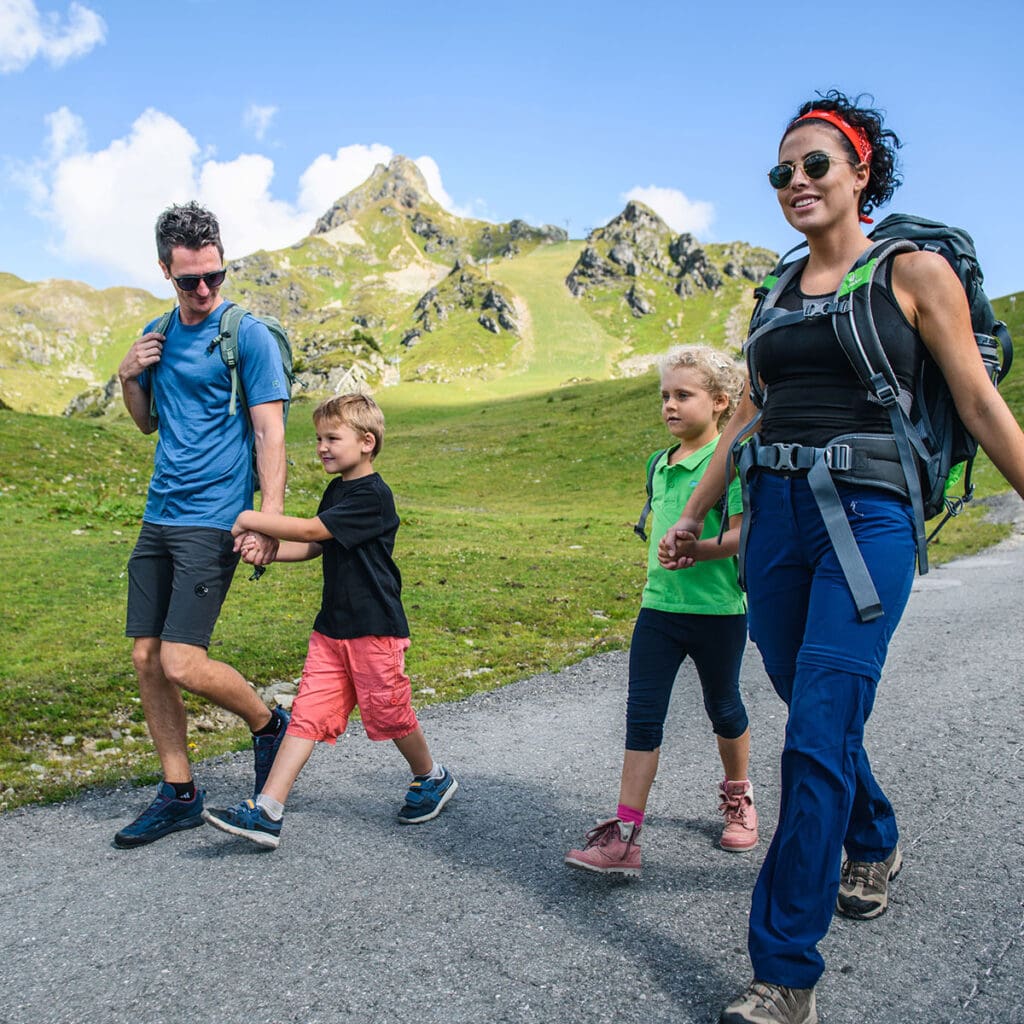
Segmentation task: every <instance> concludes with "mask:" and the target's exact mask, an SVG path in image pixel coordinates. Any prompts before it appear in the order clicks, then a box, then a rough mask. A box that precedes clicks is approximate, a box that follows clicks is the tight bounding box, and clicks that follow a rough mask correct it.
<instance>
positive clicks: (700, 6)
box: [0, 0, 1024, 296]
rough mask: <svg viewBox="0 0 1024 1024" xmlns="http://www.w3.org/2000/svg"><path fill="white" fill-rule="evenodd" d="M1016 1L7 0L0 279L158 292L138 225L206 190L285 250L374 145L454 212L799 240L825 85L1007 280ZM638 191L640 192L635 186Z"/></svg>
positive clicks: (1016, 224) (0, 45)
mask: <svg viewBox="0 0 1024 1024" xmlns="http://www.w3.org/2000/svg"><path fill="white" fill-rule="evenodd" d="M1021 12H1022V7H1021V5H1020V4H1018V3H1015V2H1014V3H1011V2H1001V3H995V2H991V0H975V2H973V3H971V4H969V5H968V4H961V3H957V4H953V3H949V2H946V0H937V2H923V0H909V2H905V3H900V4H896V3H892V2H891V0H890V2H886V3H881V2H876V0H861V2H859V3H856V4H849V3H842V4H829V3H818V4H805V3H800V2H785V3H780V4H777V5H773V4H771V3H766V2H764V0H761V2H757V3H753V2H748V0H738V2H733V3H730V4H709V3H708V2H707V0H698V2H692V0H675V2H664V3H662V2H652V3H645V2H642V0H641V2H636V3H633V4H624V3H622V2H617V3H604V2H597V3H590V4H583V3H562V2H559V0H549V2H547V3H535V2H533V0H526V2H520V3H516V4H503V3H491V4H485V3H479V2H474V3H467V2H463V0H449V2H446V3H444V4H429V5H428V4H423V3H407V2H405V0H391V2H390V3H388V4H379V3H378V4H374V3H369V2H365V0H364V2H361V3H358V4H354V3H349V2H348V0H334V2H320V0H309V2H302V0H292V2H290V3H283V2H281V0H276V2H265V0H245V2H241V0H201V2H200V0H177V2H170V0H142V2H140V0H112V2H104V0H81V2H76V3H69V2H68V0H0V98H2V107H0V109H2V110H3V112H4V124H3V132H2V134H0V224H2V225H3V226H2V229H0V271H7V272H10V273H14V274H17V275H19V276H20V277H24V278H27V279H29V280H38V279H42V278H49V277H68V278H75V279H78V280H83V281H86V282H88V283H89V284H92V285H94V286H96V287H105V286H108V285H111V284H139V285H142V286H145V287H149V288H151V289H153V290H156V291H158V292H161V293H163V294H166V292H164V291H163V290H162V289H161V287H160V286H161V281H162V278H161V277H160V275H159V274H158V272H157V271H156V267H155V254H154V251H153V242H152V226H153V221H154V219H155V217H156V214H157V213H158V212H159V211H160V210H161V209H162V208H163V207H164V206H166V205H167V204H168V203H170V202H174V201H181V200H183V199H187V198H193V197H196V198H200V199H201V200H202V201H204V202H206V203H207V204H208V205H209V206H211V208H213V209H214V210H215V211H216V212H217V213H218V214H219V215H220V217H221V221H222V227H223V232H224V238H225V243H226V245H227V248H228V255H229V256H240V255H243V254H244V253H245V252H248V251H251V250H252V249H255V248H258V247H261V246H268V247H279V246H283V245H287V244H288V243H289V242H291V241H294V240H296V239H298V238H300V237H302V236H303V235H305V234H306V233H308V231H309V230H310V228H311V227H312V225H313V222H314V221H315V219H316V217H317V216H318V215H319V214H320V213H322V212H323V210H324V209H326V208H327V207H328V206H329V205H330V203H331V202H332V201H333V199H334V198H337V196H339V195H341V194H342V193H344V192H345V191H347V190H348V189H349V188H351V187H353V186H354V185H355V184H357V183H358V181H359V180H362V178H364V177H365V176H366V174H367V173H368V172H369V170H370V169H371V168H372V166H373V163H374V162H375V161H376V160H378V159H385V160H386V159H387V158H388V156H389V155H390V154H392V153H402V154H404V155H406V156H409V157H412V158H413V159H417V160H419V161H420V164H421V167H422V168H423V169H424V170H425V171H426V172H427V174H428V179H429V180H430V182H431V185H432V190H433V191H435V194H436V197H437V198H438V199H439V200H441V201H442V202H443V203H444V204H445V205H447V206H448V207H449V208H450V209H452V210H454V211H456V212H459V213H463V214H470V215H473V216H478V217H482V218H486V219H489V220H498V221H505V220H510V219H512V218H513V217H521V218H523V219H525V220H527V221H529V222H531V223H535V224H539V223H552V224H556V225H559V226H561V227H566V226H568V228H569V230H570V233H571V235H572V236H573V237H582V236H583V235H584V234H585V233H586V231H587V230H589V229H590V228H592V227H596V226H598V225H600V224H603V223H604V222H606V221H607V220H608V219H609V218H611V217H612V216H614V215H615V214H616V213H617V212H618V211H619V210H620V209H621V208H622V206H623V205H624V203H625V201H626V198H627V196H629V195H638V196H640V197H642V198H645V199H647V201H649V202H650V203H651V205H654V206H655V207H656V208H657V209H658V210H659V212H660V213H662V215H663V216H665V217H666V219H668V220H669V221H670V223H671V224H672V225H673V227H675V228H676V229H677V230H690V231H692V232H693V233H694V234H695V235H696V236H697V237H698V238H699V239H701V240H702V241H732V240H743V241H748V242H751V243H754V244H758V245H765V246H768V247H770V248H773V249H776V250H783V249H785V248H788V247H789V246H790V245H791V244H793V243H794V242H795V241H796V236H794V235H793V234H792V232H791V230H790V229H789V228H788V227H787V226H786V225H785V222H784V221H783V219H782V215H781V213H780V212H779V209H778V206H777V204H776V202H775V199H774V195H773V193H772V190H771V188H770V187H769V185H768V183H767V180H766V178H765V171H766V170H767V168H768V166H769V165H770V164H772V163H774V158H775V155H776V149H777V145H778V138H779V134H780V132H781V129H782V128H783V126H784V125H785V123H786V121H787V120H788V118H789V117H790V116H791V115H792V113H793V112H794V111H795V109H796V107H797V106H798V105H799V103H800V102H801V101H802V100H803V99H805V98H808V97H810V96H811V95H813V93H814V91H815V90H817V89H820V90H825V89H828V88H830V87H839V88H842V89H843V90H845V91H847V92H850V93H856V92H870V93H872V94H873V95H874V97H875V99H876V102H877V105H878V106H880V107H882V108H883V109H884V110H885V111H886V112H887V115H888V124H889V126H890V127H892V128H893V129H895V131H896V132H897V133H898V134H899V135H900V136H901V137H902V139H903V141H904V148H903V150H902V167H903V174H904V178H905V184H904V187H903V188H902V189H901V190H900V191H899V192H898V193H897V195H896V197H895V199H894V200H893V201H892V203H891V204H890V205H889V207H888V209H889V210H899V211H904V212H911V213H918V214H921V215H923V216H927V217H931V218H933V219H936V220H946V221H949V222H951V223H954V224H958V225H960V226H962V227H965V228H967V229H968V230H969V231H970V232H971V233H972V234H973V235H974V237H975V241H976V242H977V245H978V250H979V253H980V255H981V258H982V263H983V267H984V269H985V274H986V287H987V289H988V291H989V293H990V295H993V296H997V295H1003V294H1006V293H1008V292H1011V291H1018V290H1022V289H1024V259H1022V257H1021V253H1022V251H1024V201H1022V198H1021V188H1020V186H1019V184H1018V182H1019V178H1020V167H1021V165H1022V153H1021V149H1022V144H1021V139H1020V137H1021V132H1020V130H1019V127H1018V125H1019V122H1020V111H1021V101H1022V99H1024V73H1022V71H1021V68H1022V65H1024V62H1022V61H1021V59H1020V55H1019V49H1020V44H1021V40H1022V39H1024V14H1022V13H1021ZM638 190H640V191H638Z"/></svg>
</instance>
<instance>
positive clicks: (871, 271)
mask: <svg viewBox="0 0 1024 1024" xmlns="http://www.w3.org/2000/svg"><path fill="white" fill-rule="evenodd" d="M917 249H918V247H917V245H916V244H915V243H914V242H911V241H910V240H909V239H906V238H886V239H883V240H882V241H880V242H875V243H874V244H873V245H872V246H871V247H870V248H869V249H866V250H865V251H864V252H863V253H861V255H860V258H859V259H858V260H857V262H856V263H854V265H853V267H851V269H850V270H849V272H848V273H847V274H846V276H845V277H844V278H843V280H842V282H841V283H840V285H839V288H838V289H837V291H836V306H837V308H836V311H835V312H834V313H833V314H832V326H833V328H834V329H835V333H836V337H837V338H838V339H839V344H840V345H841V346H842V349H843V352H844V353H845V354H846V358H847V359H849V360H850V364H851V365H852V366H853V368H854V370H855V371H856V373H857V376H858V377H859V378H860V379H861V381H862V383H863V384H864V387H866V388H867V389H868V391H869V392H870V393H871V394H872V395H874V397H875V398H877V399H878V401H879V402H881V403H882V404H883V405H884V406H886V407H887V408H888V407H889V406H890V405H892V403H893V402H895V401H896V400H897V398H898V397H899V393H900V384H899V381H898V380H897V379H896V373H895V371H894V370H893V368H892V364H891V363H890V362H889V359H888V357H887V356H886V354H885V350H884V349H883V348H882V341H881V339H880V338H879V336H878V329H877V328H876V327H875V318H874V315H873V314H872V311H871V286H872V285H873V284H874V283H875V279H876V278H877V277H878V274H879V272H880V271H882V270H883V268H884V267H885V265H886V263H887V262H888V261H889V260H890V259H892V257H893V256H896V255H897V254H899V253H903V252H917ZM843 300H846V301H845V302H844V301H843Z"/></svg>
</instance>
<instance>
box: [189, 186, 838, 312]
mask: <svg viewBox="0 0 1024 1024" xmlns="http://www.w3.org/2000/svg"><path fill="white" fill-rule="evenodd" d="M818 177H821V175H818ZM227 276H228V272H227V271H226V270H211V271H210V272H209V273H208V274H182V275H181V277H176V278H175V279H174V283H175V284H176V285H177V286H178V287H179V288H180V289H181V290H182V291H183V292H194V291H195V290H196V289H197V288H198V287H199V282H200V281H202V282H203V284H205V285H206V287H207V288H209V289H210V291H211V292H212V291H213V289H214V288H219V287H220V286H221V285H222V284H223V283H224V278H225V277H227Z"/></svg>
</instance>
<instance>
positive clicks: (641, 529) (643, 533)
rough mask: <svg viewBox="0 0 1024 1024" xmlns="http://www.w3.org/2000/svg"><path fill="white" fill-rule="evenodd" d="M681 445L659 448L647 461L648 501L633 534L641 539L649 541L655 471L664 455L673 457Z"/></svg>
mask: <svg viewBox="0 0 1024 1024" xmlns="http://www.w3.org/2000/svg"><path fill="white" fill-rule="evenodd" d="M678 447H679V445H677V444H674V445H672V446H671V447H669V448H659V449H658V450H657V451H656V452H654V454H653V455H651V456H650V458H648V460H647V501H645V502H644V507H643V510H642V511H641V512H640V518H639V519H638V520H637V521H636V525H635V526H634V527H633V532H634V533H635V534H636V535H637V536H638V537H639V538H640V539H641V540H644V541H645V540H647V517H648V516H649V515H650V514H651V501H652V499H653V498H654V471H655V470H656V469H657V468H658V463H659V462H660V461H661V457H662V455H666V454H668V455H671V454H672V452H674V451H675V450H676V449H677V448H678Z"/></svg>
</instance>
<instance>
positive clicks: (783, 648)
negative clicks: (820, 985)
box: [746, 472, 915, 988]
mask: <svg viewBox="0 0 1024 1024" xmlns="http://www.w3.org/2000/svg"><path fill="white" fill-rule="evenodd" d="M839 491H840V497H841V499H842V502H843V506H844V508H845V510H846V516H847V519H848V520H849V522H850V526H851V529H852V530H853V535H854V537H855V539H856V541H857V545H858V547H859V548H860V551H861V554H862V555H863V557H864V561H865V563H866V565H867V567H868V571H869V572H870V574H871V578H872V580H873V582H874V584H875V588H876V590H877V591H878V596H879V598H880V599H881V602H882V608H883V614H882V616H881V617H880V618H878V619H875V620H874V621H872V622H866V623H865V622H861V621H860V619H859V617H858V615H857V610H856V607H855V606H854V603H853V598H852V597H851V595H850V591H849V588H848V586H847V584H846V581H845V579H844V577H843V571H842V569H841V568H840V566H839V563H838V561H837V559H836V557H835V552H834V550H833V548H832V545H831V543H830V541H829V538H828V533H827V532H826V530H825V525H824V523H823V521H822V518H821V513H820V512H819V511H818V508H817V505H816V504H815V501H814V497H813V495H812V494H811V491H810V488H809V487H808V485H807V481H806V479H803V478H800V477H791V476H785V475H781V474H773V473H768V472H758V473H756V474H755V476H754V478H753V480H752V482H751V501H750V505H751V513H750V514H751V522H750V535H749V538H748V547H747V553H746V580H747V599H748V605H749V618H750V635H751V638H752V639H753V640H754V642H755V643H756V644H757V646H758V649H759V650H760V652H761V656H762V658H763V660H764V666H765V670H766V671H767V673H768V675H769V677H770V678H771V681H772V685H773V686H774V687H775V690H776V692H777V693H778V694H779V696H780V697H781V698H782V699H783V700H784V701H785V702H786V704H787V706H788V708H789V716H788V720H787V723H786V739H785V745H784V747H783V751H782V785H781V801H780V807H779V824H778V827H777V829H776V832H775V836H774V838H773V839H772V842H771V845H770V847H769V849H768V853H767V855H766V857H765V860H764V864H763V865H762V868H761V872H760V875H759V876H758V879H757V884H756V886H755V888H754V895H753V899H752V903H751V909H750V930H749V935H748V948H749V951H750V959H751V963H752V965H753V968H754V976H755V977H756V978H759V979H761V980H762V981H768V982H773V983H775V984H780V985H788V986H792V987H795V988H810V987H812V986H813V985H814V984H815V983H816V982H817V980H818V978H819V977H820V976H821V974H822V972H823V971H824V968H825V963H824V960H823V959H822V957H821V955H820V954H819V953H818V950H817V943H818V942H819V940H820V939H822V938H823V937H824V935H825V934H826V933H827V932H828V929H829V925H830V923H831V920H832V914H833V911H834V908H835V902H836V895H837V893H838V890H839V870H840V866H841V860H842V852H843V847H844V846H845V848H846V852H847V855H848V856H849V857H850V858H852V859H853V860H863V861H880V860H884V859H885V858H886V857H887V856H888V855H889V854H890V853H891V852H892V850H893V848H894V847H895V845H896V840H897V838H898V833H897V829H896V818H895V815H894V813H893V809H892V805H891V804H890V803H889V801H888V799H886V796H885V794H884V793H883V792H882V790H881V788H880V787H879V785H878V783H877V782H876V781H875V779H874V776H873V775H872V774H871V765H870V763H869V762H868V756H867V753H866V752H865V750H864V745H863V740H864V725H865V723H866V722H867V719H868V716H869V715H870V714H871V708H872V705H873V704H874V700H875V691H876V688H877V686H878V680H879V677H880V676H881V672H882V666H883V665H884V663H885V655H886V651H887V649H888V645H889V640H890V639H891V637H892V634H893V632H894V631H895V629H896V626H897V625H898V623H899V620H900V616H901V615H902V614H903V610H904V608H905V607H906V603H907V598H908V597H909V595H910V586H911V583H912V582H913V578H914V560H915V548H914V531H913V513H912V511H911V508H910V505H909V504H908V503H907V502H905V501H903V500H901V499H899V498H898V497H896V496H894V495H889V494H887V493H885V492H883V491H879V490H876V489H874V488H864V487H856V488H855V487H843V486H841V487H840V488H839Z"/></svg>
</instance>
